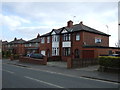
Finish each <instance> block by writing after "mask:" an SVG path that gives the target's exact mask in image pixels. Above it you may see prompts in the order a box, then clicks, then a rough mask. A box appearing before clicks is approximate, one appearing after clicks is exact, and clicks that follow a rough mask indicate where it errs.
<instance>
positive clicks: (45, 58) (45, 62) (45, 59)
mask: <svg viewBox="0 0 120 90" xmlns="http://www.w3.org/2000/svg"><path fill="white" fill-rule="evenodd" d="M44 65H47V56H45V57H44Z"/></svg>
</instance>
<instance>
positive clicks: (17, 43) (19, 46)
mask: <svg viewBox="0 0 120 90" xmlns="http://www.w3.org/2000/svg"><path fill="white" fill-rule="evenodd" d="M25 42H26V41H25V40H23V39H22V38H21V39H17V38H14V40H13V41H11V42H8V43H7V44H6V47H7V50H8V51H10V52H11V53H12V54H18V55H23V54H25V49H24V43H25Z"/></svg>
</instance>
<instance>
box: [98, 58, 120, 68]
mask: <svg viewBox="0 0 120 90" xmlns="http://www.w3.org/2000/svg"><path fill="white" fill-rule="evenodd" d="M99 64H100V65H101V66H104V67H113V68H119V67H120V57H113V56H100V57H99Z"/></svg>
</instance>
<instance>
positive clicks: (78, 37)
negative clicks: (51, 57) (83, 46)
mask: <svg viewBox="0 0 120 90" xmlns="http://www.w3.org/2000/svg"><path fill="white" fill-rule="evenodd" d="M75 40H76V41H79V40H80V33H76V35H75Z"/></svg>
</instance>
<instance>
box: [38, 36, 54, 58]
mask: <svg viewBox="0 0 120 90" xmlns="http://www.w3.org/2000/svg"><path fill="white" fill-rule="evenodd" d="M48 49H49V50H50V56H51V55H52V36H50V43H47V37H45V43H41V41H40V44H39V53H41V51H42V50H45V53H46V55H47V50H48Z"/></svg>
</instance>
